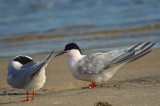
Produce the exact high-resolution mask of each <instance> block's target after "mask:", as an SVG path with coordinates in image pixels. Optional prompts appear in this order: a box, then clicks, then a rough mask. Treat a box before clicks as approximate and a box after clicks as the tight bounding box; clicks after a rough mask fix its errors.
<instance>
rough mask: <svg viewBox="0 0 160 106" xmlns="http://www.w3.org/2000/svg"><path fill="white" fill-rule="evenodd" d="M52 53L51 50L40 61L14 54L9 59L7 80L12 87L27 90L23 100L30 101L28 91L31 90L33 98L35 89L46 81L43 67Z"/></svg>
mask: <svg viewBox="0 0 160 106" xmlns="http://www.w3.org/2000/svg"><path fill="white" fill-rule="evenodd" d="M52 53H53V51H52V52H51V53H50V54H49V55H48V56H47V58H46V59H44V60H43V61H42V62H37V61H34V60H32V58H31V57H29V56H25V55H20V56H16V57H15V58H13V59H12V60H11V61H10V63H9V65H8V75H7V82H8V84H9V85H10V86H12V87H13V88H18V89H24V90H26V91H27V99H26V100H23V101H30V99H29V92H28V91H33V98H32V100H34V99H35V90H38V89H40V88H42V87H43V85H44V83H45V81H46V76H45V68H46V66H47V63H48V62H49V60H50V57H51V55H52Z"/></svg>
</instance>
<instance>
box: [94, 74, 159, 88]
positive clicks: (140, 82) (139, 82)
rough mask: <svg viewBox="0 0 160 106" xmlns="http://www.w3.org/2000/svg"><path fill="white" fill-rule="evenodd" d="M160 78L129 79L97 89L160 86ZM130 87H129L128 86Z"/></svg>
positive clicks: (106, 84) (101, 85)
mask: <svg viewBox="0 0 160 106" xmlns="http://www.w3.org/2000/svg"><path fill="white" fill-rule="evenodd" d="M159 78H160V76H147V77H141V78H136V79H127V80H124V81H117V82H113V83H104V84H98V85H96V86H95V87H96V88H117V89H121V88H126V87H127V88H129V87H140V86H155V85H159V84H160V79H159ZM128 85H129V86H128Z"/></svg>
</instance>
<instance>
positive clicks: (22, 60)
mask: <svg viewBox="0 0 160 106" xmlns="http://www.w3.org/2000/svg"><path fill="white" fill-rule="evenodd" d="M14 61H18V62H20V63H21V64H22V65H24V64H27V63H29V62H31V61H33V60H32V59H30V58H29V57H26V56H18V57H16V58H15V59H14Z"/></svg>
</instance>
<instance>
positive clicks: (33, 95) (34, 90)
mask: <svg viewBox="0 0 160 106" xmlns="http://www.w3.org/2000/svg"><path fill="white" fill-rule="evenodd" d="M35 94H36V93H35V90H33V98H32V100H35Z"/></svg>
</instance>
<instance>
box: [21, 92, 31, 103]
mask: <svg viewBox="0 0 160 106" xmlns="http://www.w3.org/2000/svg"><path fill="white" fill-rule="evenodd" d="M25 101H30V99H29V92H28V91H27V100H22V101H21V102H25Z"/></svg>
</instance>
